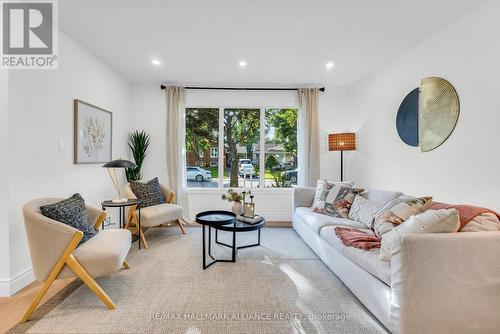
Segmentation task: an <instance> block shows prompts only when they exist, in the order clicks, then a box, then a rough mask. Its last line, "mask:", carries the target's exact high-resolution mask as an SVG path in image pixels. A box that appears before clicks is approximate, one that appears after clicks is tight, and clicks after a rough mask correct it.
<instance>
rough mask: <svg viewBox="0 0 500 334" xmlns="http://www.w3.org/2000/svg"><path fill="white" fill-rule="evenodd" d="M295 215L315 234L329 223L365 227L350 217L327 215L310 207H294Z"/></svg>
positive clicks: (329, 224)
mask: <svg viewBox="0 0 500 334" xmlns="http://www.w3.org/2000/svg"><path fill="white" fill-rule="evenodd" d="M295 215H297V217H299V218H300V219H301V220H302V221H304V223H306V224H307V226H309V228H310V229H311V230H313V231H314V232H315V233H317V234H319V231H320V230H321V228H323V227H325V226H331V225H337V226H349V227H354V228H365V226H364V225H363V224H361V223H360V222H357V221H354V220H351V219H344V218H337V217H331V216H327V215H324V214H321V213H317V212H314V211H313V210H312V209H311V208H305V207H299V208H297V209H295Z"/></svg>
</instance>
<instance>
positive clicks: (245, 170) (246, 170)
mask: <svg viewBox="0 0 500 334" xmlns="http://www.w3.org/2000/svg"><path fill="white" fill-rule="evenodd" d="M239 174H240V176H250V175H251V176H255V168H253V166H252V164H247V163H243V164H241V165H240V168H239Z"/></svg>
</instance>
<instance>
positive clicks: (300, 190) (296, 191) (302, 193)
mask: <svg viewBox="0 0 500 334" xmlns="http://www.w3.org/2000/svg"><path fill="white" fill-rule="evenodd" d="M315 193H316V188H314V187H293V211H295V209H296V208H298V207H301V206H306V207H311V206H312V204H313V202H314V194H315Z"/></svg>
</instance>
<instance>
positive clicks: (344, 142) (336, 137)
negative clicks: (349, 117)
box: [328, 132, 356, 181]
mask: <svg viewBox="0 0 500 334" xmlns="http://www.w3.org/2000/svg"><path fill="white" fill-rule="evenodd" d="M328 150H329V151H340V181H344V151H355V150H356V134H355V133H353V132H343V133H333V134H329V135H328Z"/></svg>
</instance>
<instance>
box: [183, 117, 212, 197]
mask: <svg viewBox="0 0 500 334" xmlns="http://www.w3.org/2000/svg"><path fill="white" fill-rule="evenodd" d="M218 142H219V109H213V108H187V109H186V163H187V184H188V187H206V188H217V186H218V178H219V177H218V174H219V170H218V167H217V166H218V159H219V158H218V150H219V148H218ZM214 152H216V153H217V154H215V153H214Z"/></svg>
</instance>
